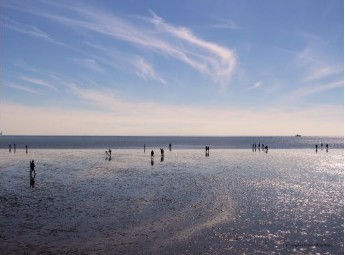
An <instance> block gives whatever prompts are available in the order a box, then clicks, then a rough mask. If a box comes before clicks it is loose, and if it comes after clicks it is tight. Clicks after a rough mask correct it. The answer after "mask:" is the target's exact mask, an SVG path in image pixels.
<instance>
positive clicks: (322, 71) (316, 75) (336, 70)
mask: <svg viewBox="0 0 345 255" xmlns="http://www.w3.org/2000/svg"><path fill="white" fill-rule="evenodd" d="M342 72H343V68H340V67H338V66H324V65H323V66H320V67H316V68H314V69H313V70H311V71H310V74H309V75H308V76H307V77H306V78H305V79H304V81H305V82H309V81H315V80H320V79H323V78H326V77H330V76H332V75H335V74H340V73H342Z"/></svg>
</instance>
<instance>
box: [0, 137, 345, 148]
mask: <svg viewBox="0 0 345 255" xmlns="http://www.w3.org/2000/svg"><path fill="white" fill-rule="evenodd" d="M259 143H260V144H265V145H267V146H268V147H269V148H272V149H310V148H315V145H316V144H318V145H319V146H321V144H324V145H326V144H329V148H334V149H343V148H344V137H324V136H303V137H296V136H267V137H264V136H253V137H250V136H244V137H241V136H234V137H229V136H228V137H220V136H216V137H206V136H202V137H198V136H7V135H2V136H0V149H7V148H8V147H9V145H10V144H12V146H13V144H16V147H17V148H24V147H25V146H26V145H27V146H28V147H29V148H34V149H100V148H105V149H108V148H111V149H125V148H128V149H136V148H142V147H143V146H144V144H145V145H146V146H148V147H150V148H167V147H168V145H169V144H171V145H172V146H174V148H175V149H198V148H204V147H205V146H209V147H211V149H248V148H249V149H251V148H252V145H253V144H259Z"/></svg>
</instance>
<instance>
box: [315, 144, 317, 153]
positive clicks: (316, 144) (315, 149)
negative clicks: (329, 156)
mask: <svg viewBox="0 0 345 255" xmlns="http://www.w3.org/2000/svg"><path fill="white" fill-rule="evenodd" d="M315 151H316V152H317V144H316V145H315Z"/></svg>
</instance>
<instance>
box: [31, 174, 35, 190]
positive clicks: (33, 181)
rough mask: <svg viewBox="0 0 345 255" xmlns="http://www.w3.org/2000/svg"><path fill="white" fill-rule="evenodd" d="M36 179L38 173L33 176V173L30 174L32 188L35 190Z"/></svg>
mask: <svg viewBox="0 0 345 255" xmlns="http://www.w3.org/2000/svg"><path fill="white" fill-rule="evenodd" d="M35 177H36V173H35V172H34V174H32V172H31V173H30V187H31V188H35Z"/></svg>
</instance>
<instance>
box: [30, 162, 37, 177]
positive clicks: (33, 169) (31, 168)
mask: <svg viewBox="0 0 345 255" xmlns="http://www.w3.org/2000/svg"><path fill="white" fill-rule="evenodd" d="M35 166H36V165H35V161H34V160H32V161H30V174H32V172H34V173H35V175H36V170H35Z"/></svg>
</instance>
